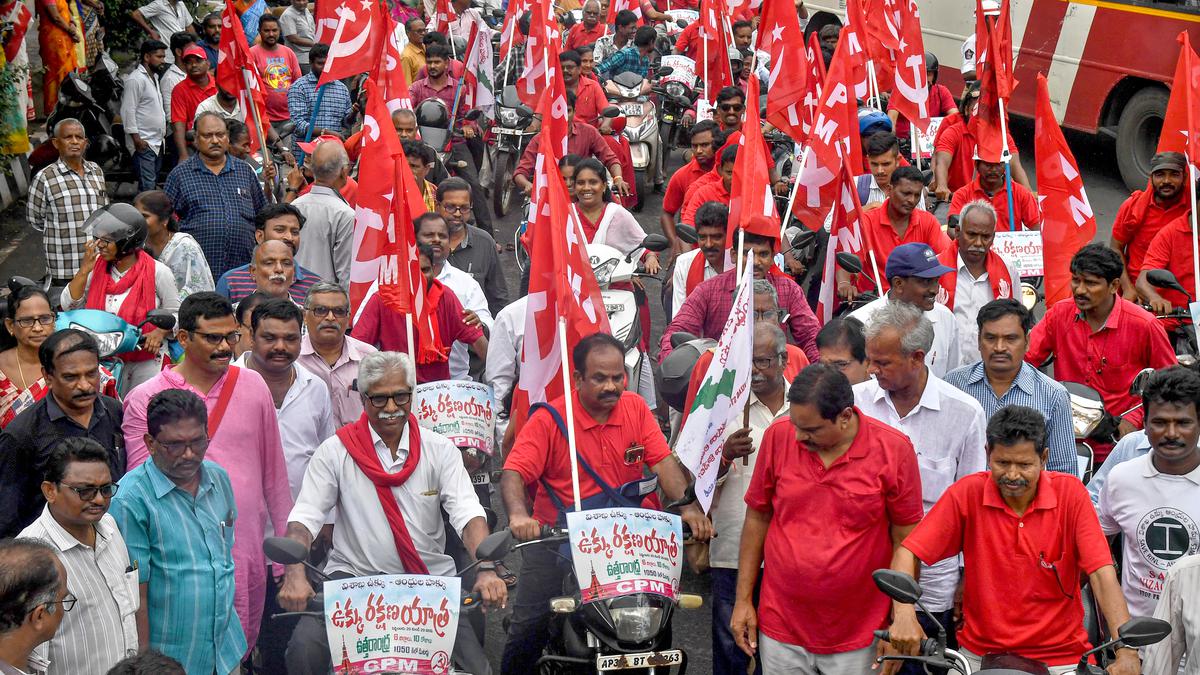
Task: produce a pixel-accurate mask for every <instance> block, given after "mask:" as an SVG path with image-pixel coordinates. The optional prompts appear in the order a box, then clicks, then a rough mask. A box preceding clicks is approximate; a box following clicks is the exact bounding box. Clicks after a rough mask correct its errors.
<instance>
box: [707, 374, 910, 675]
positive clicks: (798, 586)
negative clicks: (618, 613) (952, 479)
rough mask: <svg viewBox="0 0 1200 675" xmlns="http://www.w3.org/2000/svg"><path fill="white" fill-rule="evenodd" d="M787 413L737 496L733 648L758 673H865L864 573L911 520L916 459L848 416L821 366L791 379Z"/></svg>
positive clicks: (877, 596)
mask: <svg viewBox="0 0 1200 675" xmlns="http://www.w3.org/2000/svg"><path fill="white" fill-rule="evenodd" d="M788 402H789V403H790V404H791V409H790V419H787V420H780V421H778V422H776V423H774V424H773V425H771V427H770V428H769V429H767V432H766V434H764V436H763V442H762V447H761V448H760V449H759V451H758V459H757V462H756V463H755V467H754V477H753V478H752V479H751V480H750V486H749V488H748V489H747V490H746V520H745V523H744V525H743V527H742V539H741V560H740V562H739V565H738V584H737V596H736V597H737V603H736V604H735V605H734V608H733V617H732V619H731V621H730V623H731V625H732V628H733V637H734V639H735V640H736V641H737V644H738V646H739V647H741V648H742V650H743V651H745V652H746V653H747V654H749V655H751V656H753V655H754V654H755V652H758V657H759V662H760V663H761V665H762V670H763V672H764V673H781V672H822V673H867V672H870V669H871V664H872V662H873V661H874V658H875V647H874V642H875V638H874V636H873V634H872V632H873V631H874V630H876V629H878V628H879V627H880V626H881V625H883V623H884V621H886V620H887V616H888V599H887V597H885V596H884V595H883V594H882V593H879V592H878V591H877V590H875V588H874V586H875V585H874V584H873V583H872V582H871V573H872V572H874V571H875V570H877V569H879V568H881V567H886V566H887V565H888V562H889V561H890V560H891V559H892V556H893V553H894V550H895V542H899V541H901V540H903V539H904V537H906V536H908V534H909V533H910V532H911V531H912V529H913V527H914V526H915V525H916V524H917V522H918V521H919V520H921V516H922V513H923V508H922V506H921V476H920V471H919V470H918V467H917V454H916V452H915V451H914V450H913V446H912V443H911V442H910V441H909V440H908V438H907V437H906V436H905V435H904V434H902V433H901V432H899V431H897V430H895V429H893V428H891V427H889V426H887V425H886V424H884V423H882V422H879V421H877V420H874V419H872V418H870V417H867V416H866V415H864V414H862V413H861V412H860V411H859V410H858V409H857V408H855V407H854V390H853V389H852V388H851V386H850V381H849V380H847V379H846V376H845V375H843V374H842V373H841V372H840V371H838V370H837V369H836V368H835V367H833V366H827V365H824V364H816V365H811V366H809V367H807V368H805V369H804V370H803V371H801V373H800V375H799V376H798V377H797V378H796V380H795V382H794V383H793V384H792V386H791V387H790V388H789V390H788ZM764 563H765V565H764ZM760 567H761V568H762V588H761V595H760V599H759V602H758V603H757V604H758V607H757V609H756V608H755V601H754V590H755V589H754V586H755V581H756V579H757V577H758V570H759V568H760ZM801 664H804V667H801Z"/></svg>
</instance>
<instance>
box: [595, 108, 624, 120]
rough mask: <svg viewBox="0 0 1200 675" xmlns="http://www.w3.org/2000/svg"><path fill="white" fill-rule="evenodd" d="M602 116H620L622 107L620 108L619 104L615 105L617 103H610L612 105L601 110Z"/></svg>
mask: <svg viewBox="0 0 1200 675" xmlns="http://www.w3.org/2000/svg"><path fill="white" fill-rule="evenodd" d="M600 116H601V117H607V118H609V119H612V118H614V117H620V116H621V109H620V108H618V107H617V106H615V105H610V106H608V107H607V108H605V109H604V110H601V111H600Z"/></svg>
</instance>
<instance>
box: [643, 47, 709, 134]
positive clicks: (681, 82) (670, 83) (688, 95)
mask: <svg viewBox="0 0 1200 675" xmlns="http://www.w3.org/2000/svg"><path fill="white" fill-rule="evenodd" d="M695 72H696V62H695V61H692V60H691V59H689V58H688V57H686V56H682V55H679V54H671V55H668V56H664V57H663V58H662V66H661V67H660V68H659V69H658V72H657V73H656V75H657V78H658V81H657V82H656V83H655V85H654V86H653V87H651V89H650V91H651V93H653V94H654V95H655V96H657V97H658V100H659V104H660V105H659V108H658V117H659V129H660V131H661V133H662V148H663V153H664V154H668V153H670V152H671V150H673V149H674V148H676V147H677V146H679V145H680V140H681V139H680V138H679V136H681V135H682V130H683V128H684V127H683V115H684V113H686V112H687V111H689V110H691V109H692V108H693V107H695V105H696V98H697V97H698V96H699V95H700V93H699V89H698V88H697V86H696V77H695ZM689 75H690V77H689ZM689 80H690V82H689Z"/></svg>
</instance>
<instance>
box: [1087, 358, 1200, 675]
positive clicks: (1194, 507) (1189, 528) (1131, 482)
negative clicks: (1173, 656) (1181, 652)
mask: <svg viewBox="0 0 1200 675" xmlns="http://www.w3.org/2000/svg"><path fill="white" fill-rule="evenodd" d="M1142 401H1143V407H1144V409H1145V411H1146V435H1147V437H1148V438H1149V440H1150V446H1151V448H1152V449H1151V451H1150V454H1148V455H1143V456H1141V457H1138V458H1137V459H1133V460H1130V461H1128V462H1125V463H1124V464H1120V465H1119V466H1117V467H1116V468H1114V469H1113V470H1112V473H1111V474H1109V476H1108V481H1107V482H1106V483H1105V484H1104V489H1103V490H1101V492H1100V504H1099V506H1098V507H1097V509H1096V511H1097V513H1098V515H1099V516H1100V527H1101V529H1103V530H1104V534H1106V535H1108V536H1112V535H1116V534H1121V535H1123V542H1122V546H1123V549H1124V564H1123V565H1122V566H1121V575H1122V577H1123V578H1122V580H1121V588H1122V589H1123V590H1124V592H1125V601H1126V602H1127V603H1128V604H1129V613H1130V614H1132V615H1133V616H1149V615H1150V614H1151V613H1152V612H1154V607H1155V604H1156V603H1157V602H1158V600H1159V592H1160V589H1161V587H1162V580H1163V577H1164V575H1165V574H1166V572H1167V570H1168V569H1170V568H1171V566H1172V565H1173V564H1174V563H1175V561H1177V560H1179V559H1180V558H1182V557H1183V556H1185V555H1194V554H1196V553H1200V448H1198V447H1197V445H1196V443H1197V440H1200V375H1197V374H1196V372H1195V371H1193V370H1190V369H1188V368H1185V367H1183V366H1174V367H1171V368H1167V369H1164V370H1160V371H1158V372H1156V373H1154V374H1153V375H1151V376H1150V379H1149V380H1148V381H1147V382H1146V386H1145V388H1144V389H1143V391H1142ZM1146 672H1155V673H1157V672H1159V671H1150V670H1147V671H1146Z"/></svg>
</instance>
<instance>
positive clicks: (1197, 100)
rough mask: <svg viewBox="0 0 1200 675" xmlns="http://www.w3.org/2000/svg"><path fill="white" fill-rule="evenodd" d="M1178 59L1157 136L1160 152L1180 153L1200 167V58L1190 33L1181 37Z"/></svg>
mask: <svg viewBox="0 0 1200 675" xmlns="http://www.w3.org/2000/svg"><path fill="white" fill-rule="evenodd" d="M1178 40H1179V60H1178V61H1177V62H1176V64H1175V79H1174V80H1172V81H1171V98H1170V100H1168V102H1167V113H1166V115H1165V116H1164V119H1163V126H1162V135H1161V136H1159V137H1158V151H1159V152H1181V153H1183V154H1184V155H1185V156H1186V157H1187V158H1188V162H1189V163H1191V164H1192V165H1194V166H1200V127H1198V126H1197V125H1200V58H1197V57H1196V52H1195V51H1194V50H1193V49H1192V42H1191V40H1190V39H1189V37H1188V34H1187V31H1183V32H1181V33H1180V34H1179V38H1178Z"/></svg>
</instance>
